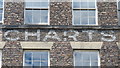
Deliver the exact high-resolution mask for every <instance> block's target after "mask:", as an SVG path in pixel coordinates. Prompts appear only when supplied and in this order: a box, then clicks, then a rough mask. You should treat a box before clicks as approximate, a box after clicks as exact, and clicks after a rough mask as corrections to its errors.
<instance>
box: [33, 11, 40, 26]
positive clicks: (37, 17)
mask: <svg viewBox="0 0 120 68" xmlns="http://www.w3.org/2000/svg"><path fill="white" fill-rule="evenodd" d="M40 13H41V10H33V11H32V16H33V17H32V20H33V21H32V23H34V24H39V23H40V16H41V15H40Z"/></svg>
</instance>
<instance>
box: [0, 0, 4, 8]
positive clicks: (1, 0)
mask: <svg viewBox="0 0 120 68" xmlns="http://www.w3.org/2000/svg"><path fill="white" fill-rule="evenodd" d="M0 8H3V0H0Z"/></svg>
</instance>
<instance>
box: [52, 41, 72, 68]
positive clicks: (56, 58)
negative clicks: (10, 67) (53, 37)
mask: <svg viewBox="0 0 120 68" xmlns="http://www.w3.org/2000/svg"><path fill="white" fill-rule="evenodd" d="M50 65H51V66H73V49H72V47H71V45H70V43H69V42H55V43H54V44H53V46H52V49H51V50H50Z"/></svg>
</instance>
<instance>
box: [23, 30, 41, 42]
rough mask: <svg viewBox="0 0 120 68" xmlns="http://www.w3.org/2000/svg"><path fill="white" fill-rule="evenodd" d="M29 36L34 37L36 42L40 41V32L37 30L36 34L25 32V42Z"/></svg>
mask: <svg viewBox="0 0 120 68" xmlns="http://www.w3.org/2000/svg"><path fill="white" fill-rule="evenodd" d="M29 36H36V37H37V40H38V41H39V40H40V30H37V33H29V32H28V30H26V31H25V40H28V37H29Z"/></svg>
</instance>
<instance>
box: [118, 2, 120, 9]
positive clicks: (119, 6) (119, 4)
mask: <svg viewBox="0 0 120 68" xmlns="http://www.w3.org/2000/svg"><path fill="white" fill-rule="evenodd" d="M118 9H120V1H119V2H118Z"/></svg>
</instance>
